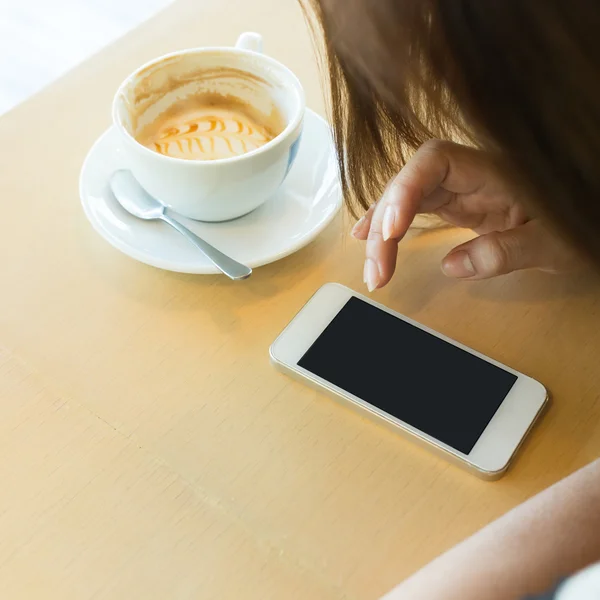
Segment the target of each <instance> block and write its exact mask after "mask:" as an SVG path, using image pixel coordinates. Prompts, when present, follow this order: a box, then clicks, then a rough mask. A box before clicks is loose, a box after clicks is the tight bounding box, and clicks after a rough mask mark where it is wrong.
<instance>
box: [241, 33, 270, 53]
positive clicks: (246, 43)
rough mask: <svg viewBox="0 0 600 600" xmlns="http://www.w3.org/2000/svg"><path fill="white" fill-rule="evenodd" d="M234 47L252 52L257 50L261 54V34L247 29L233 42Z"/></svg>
mask: <svg viewBox="0 0 600 600" xmlns="http://www.w3.org/2000/svg"><path fill="white" fill-rule="evenodd" d="M235 47H236V48H239V49H240V50H250V51H252V52H258V53H259V54H262V51H263V39H262V35H260V34H258V33H253V32H251V31H247V32H246V33H242V35H240V37H239V38H238V40H237V42H236V43H235Z"/></svg>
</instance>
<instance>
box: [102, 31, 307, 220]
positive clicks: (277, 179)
mask: <svg viewBox="0 0 600 600" xmlns="http://www.w3.org/2000/svg"><path fill="white" fill-rule="evenodd" d="M221 68H224V69H235V70H239V71H242V72H244V73H249V74H250V75H252V76H253V77H255V78H258V79H260V80H261V81H262V82H265V84H266V85H267V88H265V89H267V94H266V95H265V94H263V92H264V89H263V88H261V89H260V90H259V91H257V90H256V89H254V91H253V89H250V88H248V86H244V85H240V86H238V87H236V86H237V83H236V82H233V84H232V85H233V87H231V85H230V83H231V82H229V83H227V82H225V80H224V81H223V82H221V84H222V85H230V87H229V88H227V93H228V94H238V92H239V95H240V97H242V96H244V95H245V96H244V97H243V98H242V99H243V100H244V101H248V102H251V103H252V104H253V108H258V109H261V110H262V109H264V111H265V114H266V113H267V112H268V111H269V110H271V109H272V108H273V107H275V108H276V109H277V110H278V111H279V114H280V115H281V116H282V117H283V120H284V122H285V128H284V130H283V131H282V132H281V133H280V134H279V135H277V136H276V137H275V138H274V139H272V140H271V141H269V142H268V143H267V144H265V145H263V146H261V147H260V148H257V149H256V150H253V151H251V152H248V153H246V154H242V155H240V156H235V157H232V158H223V159H218V160H206V161H201V160H186V159H181V158H173V157H170V156H166V155H163V154H160V153H158V152H154V151H153V150H151V149H149V148H147V147H146V146H144V145H142V144H141V143H139V142H138V141H137V140H136V139H135V137H134V136H135V133H136V131H137V130H138V129H137V128H138V127H141V126H140V125H139V123H142V124H144V123H148V122H150V121H151V120H153V119H154V118H155V117H156V116H158V115H159V114H160V112H161V111H162V110H163V109H164V108H165V107H166V106H168V105H169V104H172V101H177V100H178V99H182V98H184V97H186V95H189V94H191V93H193V90H194V86H195V85H198V81H195V80H194V74H195V73H196V74H201V73H202V72H206V70H207V69H221ZM198 78H200V79H201V75H198ZM173 81H176V82H181V85H180V86H179V87H177V85H176V86H175V88H174V89H171V90H170V91H169V93H168V94H162V95H161V89H167V88H166V87H165V86H167V85H169V86H172V82H173ZM221 84H218V85H221ZM203 85H204V84H203ZM211 85H212V84H211ZM261 85H262V84H261ZM217 91H218V90H217ZM259 92H260V93H259ZM252 94H255V96H256V103H257V104H260V105H264V106H258V107H256V106H255V105H254V99H253V98H252ZM269 102H272V106H268V104H269ZM304 111H305V99H304V91H303V89H302V85H301V84H300V82H299V81H298V78H297V77H296V76H295V75H294V74H293V73H292V72H291V71H290V70H289V69H288V68H287V67H285V66H284V65H282V64H281V63H280V62H278V61H276V60H274V59H273V58H270V57H268V56H266V55H264V54H262V38H261V37H260V36H259V35H258V34H255V33H244V34H242V35H241V36H240V38H239V39H238V42H237V44H236V46H235V47H234V48H230V47H224V48H197V49H190V50H183V51H180V52H174V53H172V54H168V55H166V56H163V57H160V58H158V59H156V60H153V61H151V62H149V63H147V64H145V65H143V66H142V67H140V68H139V69H137V70H136V71H135V72H134V73H132V74H131V75H130V76H129V77H128V78H127V79H126V80H125V81H124V82H123V83H122V84H121V86H120V87H119V89H118V91H117V93H116V95H115V99H114V102H113V121H114V125H115V127H116V129H117V130H118V131H119V132H120V134H121V138H122V140H123V149H124V155H125V160H126V163H127V164H126V165H125V166H127V167H128V168H129V169H131V171H132V172H133V174H134V175H135V177H136V179H137V180H138V181H139V182H140V184H141V185H142V187H144V188H145V189H146V190H147V191H148V192H149V193H150V194H151V195H152V196H154V197H155V198H158V199H159V200H160V201H161V202H163V203H164V204H165V205H166V206H168V207H170V208H172V209H173V210H175V211H176V212H178V213H179V214H181V215H184V216H186V217H190V218H192V219H197V220H201V221H226V220H229V219H234V218H236V217H240V216H242V215H245V214H247V213H249V212H251V211H252V210H254V209H255V208H257V207H258V206H260V205H261V204H263V203H264V202H266V201H267V200H268V199H269V198H270V197H271V196H273V194H274V193H275V192H276V191H277V189H278V188H279V187H280V186H281V184H282V183H283V181H284V179H285V177H286V176H287V174H288V172H289V170H290V168H291V166H292V163H293V162H294V159H295V157H296V154H297V151H298V145H299V143H300V138H301V134H302V126H303V120H304Z"/></svg>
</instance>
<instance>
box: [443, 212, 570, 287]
mask: <svg viewBox="0 0 600 600" xmlns="http://www.w3.org/2000/svg"><path fill="white" fill-rule="evenodd" d="M575 261H576V255H575V253H574V252H573V250H572V249H570V248H569V247H568V246H567V245H566V244H565V243H564V242H563V241H562V240H560V239H558V238H557V237H556V236H555V235H553V234H552V233H550V232H549V231H548V230H547V229H546V228H545V227H544V225H543V224H542V223H541V222H540V221H539V220H532V221H529V222H528V223H525V224H524V225H521V226H519V227H515V228H514V229H508V230H506V231H501V232H498V231H496V232H493V233H488V234H487V235H482V236H480V237H478V238H475V239H474V240H471V241H470V242H467V243H465V244H461V245H460V246H458V247H457V248H455V249H454V250H452V252H450V254H448V256H446V258H444V260H443V261H442V271H443V272H444V273H445V274H446V275H447V276H448V277H456V278H460V279H486V278H488V277H495V276H496V275H504V274H505V273H510V272H511V271H518V270H520V269H531V268H537V269H542V270H545V271H550V272H560V271H564V270H567V269H568V268H569V267H572V266H573V263H574V262H575Z"/></svg>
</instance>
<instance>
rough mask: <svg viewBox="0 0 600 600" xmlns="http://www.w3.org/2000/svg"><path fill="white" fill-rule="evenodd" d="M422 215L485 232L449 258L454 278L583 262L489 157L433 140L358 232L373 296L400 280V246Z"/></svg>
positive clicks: (447, 265) (561, 267)
mask: <svg viewBox="0 0 600 600" xmlns="http://www.w3.org/2000/svg"><path fill="white" fill-rule="evenodd" d="M418 213H434V214H436V215H438V216H440V217H441V218H442V219H444V220H445V221H448V222H449V223H452V224H453V225H457V226H459V227H467V228H469V229H473V230H474V231H475V232H477V233H478V234H480V235H479V237H477V238H475V239H473V240H471V241H469V242H467V243H465V244H461V245H460V246H458V247H456V248H454V250H452V251H451V252H450V253H449V254H448V255H447V256H446V258H444V260H443V261H442V271H443V272H444V273H445V274H446V275H447V276H449V277H457V278H461V279H484V278H487V277H494V276H495V275H502V274H504V273H509V272H511V271H516V270H518V269H528V268H538V269H543V270H545V271H551V272H558V271H562V270H565V269H567V268H568V267H569V266H570V265H571V264H572V263H573V262H574V260H575V258H574V253H573V251H572V250H571V249H569V248H568V246H567V245H566V244H565V243H564V242H562V241H560V240H558V239H557V238H556V237H555V236H553V235H552V234H551V233H550V232H549V231H548V230H547V229H546V228H545V227H544V226H543V225H542V223H541V222H540V221H539V220H538V219H529V218H528V216H527V214H526V213H525V210H524V209H523V207H522V206H521V204H520V203H519V202H518V200H517V199H516V198H515V197H514V194H513V192H511V190H510V189H509V187H508V186H507V185H506V184H505V183H504V182H503V181H502V180H501V178H500V177H499V176H498V174H497V173H496V172H495V170H494V168H493V166H492V165H491V164H490V163H489V162H488V161H487V160H486V157H485V155H484V154H483V153H481V152H479V151H477V150H474V149H472V148H468V147H466V146H461V145H459V144H454V143H451V142H442V141H439V140H432V141H430V142H427V143H426V144H424V145H423V146H421V148H419V150H418V151H417V152H416V153H415V155H414V156H413V157H412V158H411V159H410V160H409V161H408V163H407V164H406V166H405V167H404V168H403V169H402V171H400V173H398V175H397V176H396V177H395V178H394V179H393V180H392V181H391V182H390V183H389V185H388V187H387V189H386V191H385V193H384V194H383V196H382V198H381V199H380V200H379V201H378V202H376V203H375V204H374V205H373V206H372V207H371V208H370V209H369V211H368V212H367V214H366V215H365V216H364V217H363V218H362V219H361V220H360V221H359V222H358V223H357V224H356V225H355V227H354V229H353V230H352V235H354V237H356V238H358V239H360V240H366V241H367V248H366V262H365V270H364V280H365V283H366V284H367V287H368V288H369V291H373V290H374V289H376V288H380V287H383V286H384V285H385V284H386V283H388V282H389V280H390V279H391V278H392V275H393V274H394V269H395V267H396V254H397V246H398V243H399V242H400V240H401V239H402V238H403V237H404V235H405V234H406V232H407V231H408V228H409V227H410V225H411V223H412V221H413V219H414V218H415V215H417V214H418Z"/></svg>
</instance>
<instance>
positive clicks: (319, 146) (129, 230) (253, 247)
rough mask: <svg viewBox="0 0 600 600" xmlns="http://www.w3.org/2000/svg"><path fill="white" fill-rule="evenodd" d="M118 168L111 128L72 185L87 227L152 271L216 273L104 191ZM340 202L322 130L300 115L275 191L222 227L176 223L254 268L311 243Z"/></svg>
mask: <svg viewBox="0 0 600 600" xmlns="http://www.w3.org/2000/svg"><path fill="white" fill-rule="evenodd" d="M123 167H124V164H123V151H122V149H121V146H120V140H119V137H118V134H117V132H116V131H115V130H114V129H112V128H111V129H109V130H108V131H107V132H106V133H104V134H103V135H102V137H101V138H100V139H99V140H98V141H97V142H96V143H95V144H94V146H93V147H92V149H91V150H90V152H89V154H88V156H87V158H86V160H85V162H84V164H83V168H82V170H81V176H80V180H79V192H80V195H81V201H82V203H83V209H84V211H85V214H86V215H87V218H88V219H89V220H90V222H91V224H92V225H93V227H94V229H95V230H96V231H97V232H98V233H99V234H100V235H101V236H102V237H103V238H104V239H105V240H106V241H108V242H109V243H110V244H112V245H113V246H114V247H115V248H117V249H118V250H120V251H121V252H124V253H125V254H127V255H128V256H131V257H132V258H135V259H136V260H139V261H141V262H143V263H146V264H148V265H152V266H154V267H158V268H159V269H167V270H169V271H178V272H180V273H197V274H212V273H217V272H218V271H217V270H216V269H215V268H214V267H213V266H212V265H211V264H210V263H209V262H208V260H207V259H205V258H204V256H203V255H202V253H201V252H199V251H198V250H197V249H196V248H195V247H194V246H192V245H191V244H190V243H189V242H188V241H186V240H185V239H184V238H183V237H182V236H181V235H180V234H178V233H177V232H176V231H175V230H173V229H171V228H170V227H169V226H168V225H166V224H164V223H159V222H148V221H142V220H140V219H137V218H135V217H133V216H131V215H130V214H129V213H127V212H126V211H125V210H124V209H123V208H121V206H120V205H119V204H118V203H117V201H116V200H115V198H114V196H113V195H112V192H110V190H109V188H108V178H109V176H110V175H111V173H113V171H116V170H117V169H120V168H123ZM341 204H342V193H341V189H340V184H339V179H338V170H337V163H336V157H335V151H334V146H333V142H332V138H331V132H330V129H329V126H328V125H327V123H326V122H325V121H324V120H323V119H322V118H321V117H319V116H318V115H317V114H315V113H314V112H312V111H310V110H308V111H307V112H306V120H305V125H304V132H303V134H302V141H301V142H300V150H299V152H298V157H297V159H296V162H295V164H294V166H293V168H292V170H291V171H290V174H289V175H288V177H287V179H286V181H285V183H284V185H283V186H282V188H281V189H280V190H279V191H278V192H277V194H276V195H275V196H274V197H273V198H271V199H270V200H268V201H267V203H266V204H264V205H263V206H261V207H260V208H258V209H257V210H255V211H254V212H252V213H250V214H249V215H246V216H245V217H241V218H239V219H236V220H235V221H229V222H226V223H200V222H197V221H192V220H190V219H185V218H184V217H177V218H178V219H180V220H181V222H182V223H184V224H185V225H186V226H187V227H189V228H190V229H191V230H192V231H194V232H195V233H196V234H198V235H199V236H201V237H202V238H204V239H205V240H206V241H207V242H209V243H210V244H212V245H214V246H216V247H217V248H219V250H221V251H223V252H225V253H226V254H228V255H230V256H231V257H232V258H235V259H236V260H238V261H240V262H243V263H244V264H246V265H248V266H249V267H252V268H254V267H260V266H261V265H266V264H268V263H271V262H273V261H276V260H279V259H280V258H283V257H284V256H288V255H289V254H292V253H293V252H296V251H297V250H299V249H300V248H302V247H303V246H305V245H306V244H308V243H309V242H311V241H312V240H313V239H314V238H315V237H316V236H317V235H319V233H321V231H323V229H325V227H326V226H327V225H328V224H329V223H330V222H331V220H332V219H333V218H334V216H335V215H336V213H337V212H338V211H339V209H340V207H341Z"/></svg>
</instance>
